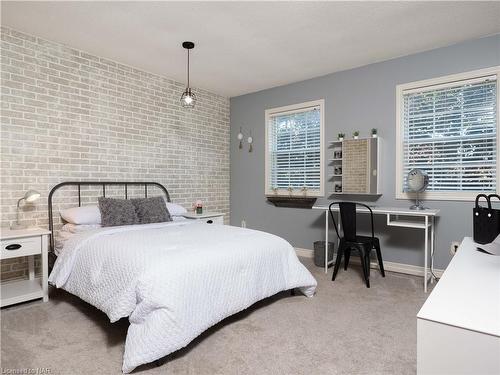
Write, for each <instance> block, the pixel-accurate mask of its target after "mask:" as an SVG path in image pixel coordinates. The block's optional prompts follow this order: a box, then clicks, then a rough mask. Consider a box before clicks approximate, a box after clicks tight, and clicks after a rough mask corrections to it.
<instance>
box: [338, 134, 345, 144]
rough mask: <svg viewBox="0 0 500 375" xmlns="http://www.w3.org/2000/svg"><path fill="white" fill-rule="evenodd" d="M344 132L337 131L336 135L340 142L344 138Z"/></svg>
mask: <svg viewBox="0 0 500 375" xmlns="http://www.w3.org/2000/svg"><path fill="white" fill-rule="evenodd" d="M344 137H345V134H344V133H339V135H338V140H339V141H340V142H342V141H343V140H344Z"/></svg>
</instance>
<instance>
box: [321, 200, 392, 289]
mask: <svg viewBox="0 0 500 375" xmlns="http://www.w3.org/2000/svg"><path fill="white" fill-rule="evenodd" d="M334 205H338V206H339V211H340V221H341V223H342V229H343V233H344V236H343V237H341V236H340V233H339V230H338V228H337V223H336V222H335V217H334V216H333V212H332V206H334ZM356 206H363V207H365V208H367V209H368V211H369V212H370V219H371V227H372V236H371V237H368V236H358V235H357V228H356ZM328 210H329V211H330V216H331V217H332V220H333V225H334V227H335V232H336V233H337V237H338V238H339V241H340V243H339V248H338V249H337V258H336V260H335V267H334V269H333V276H332V281H334V280H335V277H336V276H337V272H338V270H339V267H340V262H341V261H342V256H344V258H345V259H344V270H347V266H348V265H349V258H350V256H351V250H352V249H355V250H358V252H359V256H360V258H361V268H362V269H363V276H364V278H365V282H366V287H367V288H369V287H370V254H371V251H372V249H375V250H376V252H377V259H378V265H379V267H380V272H381V273H382V277H385V271H384V264H383V262H382V253H381V251H380V241H379V239H378V238H377V237H375V234H374V229H373V211H372V209H371V208H370V207H368V206H367V205H366V204H363V203H357V202H333V203H331V204H330V206H329V207H328Z"/></svg>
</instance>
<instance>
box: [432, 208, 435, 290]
mask: <svg viewBox="0 0 500 375" xmlns="http://www.w3.org/2000/svg"><path fill="white" fill-rule="evenodd" d="M434 241H435V237H434V216H432V217H431V268H434ZM431 284H434V275H433V274H431Z"/></svg>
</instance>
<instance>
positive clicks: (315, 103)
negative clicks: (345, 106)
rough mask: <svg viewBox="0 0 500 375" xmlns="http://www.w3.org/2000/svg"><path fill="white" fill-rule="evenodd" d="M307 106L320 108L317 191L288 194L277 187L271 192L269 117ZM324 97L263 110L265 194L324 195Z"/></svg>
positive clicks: (285, 190)
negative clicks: (276, 189)
mask: <svg viewBox="0 0 500 375" xmlns="http://www.w3.org/2000/svg"><path fill="white" fill-rule="evenodd" d="M307 107H319V108H320V133H319V134H320V135H319V139H320V175H319V177H320V178H319V181H320V183H319V185H320V189H319V192H314V193H306V194H304V193H302V192H300V191H297V192H294V193H292V194H290V192H289V191H288V190H287V189H279V190H278V191H277V192H275V193H274V192H271V187H270V185H269V175H270V172H271V170H270V169H271V165H270V162H271V158H270V155H269V117H270V116H271V115H273V114H276V113H282V112H290V111H293V112H295V111H299V110H301V109H305V108H307ZM324 159H325V99H319V100H313V101H309V102H303V103H297V104H292V105H286V106H283V107H276V108H269V109H266V110H265V166H264V168H265V181H264V193H265V195H266V196H269V197H272V196H290V197H309V198H310V197H324V196H325V170H324V169H325V160H324Z"/></svg>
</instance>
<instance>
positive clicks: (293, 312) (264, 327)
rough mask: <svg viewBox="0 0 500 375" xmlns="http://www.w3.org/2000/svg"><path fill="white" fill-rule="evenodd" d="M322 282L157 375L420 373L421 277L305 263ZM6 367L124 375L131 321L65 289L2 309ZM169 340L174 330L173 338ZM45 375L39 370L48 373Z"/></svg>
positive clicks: (224, 331) (266, 305)
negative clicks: (311, 293) (113, 318)
mask: <svg viewBox="0 0 500 375" xmlns="http://www.w3.org/2000/svg"><path fill="white" fill-rule="evenodd" d="M301 260H302V261H303V262H304V264H306V266H307V267H308V268H309V269H310V270H311V271H312V272H313V274H314V276H315V277H316V279H317V280H318V289H317V295H316V296H315V297H314V298H310V299H308V298H306V297H304V296H302V295H297V296H291V295H290V294H289V293H280V294H278V295H276V296H274V297H272V298H269V299H267V300H264V301H261V302H259V303H257V304H255V305H254V306H252V307H251V308H249V309H248V310H246V311H243V312H241V313H239V314H237V315H235V316H233V317H230V318H228V319H226V320H224V321H223V322H221V323H220V324H218V325H217V326H215V327H213V328H212V329H210V330H209V331H207V332H205V333H204V334H203V335H201V336H200V337H198V338H197V339H196V340H195V341H193V342H192V343H191V344H190V345H189V346H188V347H186V348H184V349H182V350H180V351H178V352H176V353H173V354H171V355H170V356H168V357H166V362H165V363H164V364H163V365H162V366H159V367H158V366H155V365H145V366H141V367H140V368H138V369H136V370H135V372H134V373H136V374H144V375H150V374H151V375H153V374H170V375H174V374H186V375H187V374H190V375H191V374H231V375H236V374H307V375H315V374H367V375H368V374H370V375H372V374H398V375H401V374H415V373H416V318H415V316H416V313H417V312H418V310H419V308H420V306H421V305H422V304H423V302H424V300H425V298H426V295H425V294H424V293H423V290H422V279H421V278H418V277H412V276H407V275H401V274H396V273H387V276H386V278H385V279H384V278H382V277H381V276H380V274H379V273H378V271H376V270H372V275H371V288H370V289H367V288H366V287H365V286H364V283H363V281H362V277H361V272H360V269H359V268H358V267H356V266H352V267H350V268H349V270H347V271H343V270H341V271H339V275H338V277H337V280H336V281H335V282H333V283H332V282H331V281H330V277H331V272H332V271H331V270H330V272H329V273H328V275H325V274H324V273H323V271H322V269H320V268H316V267H314V265H313V264H312V261H311V260H310V259H301ZM1 324H2V330H1V332H2V337H1V354H2V357H1V366H2V373H14V372H7V371H9V369H33V368H42V369H46V368H47V369H49V371H50V372H49V373H50V374H120V373H121V361H122V353H123V347H124V343H125V335H126V332H127V326H128V322H127V320H126V319H122V320H121V321H119V322H117V323H114V324H111V323H110V322H109V320H108V319H107V317H106V316H105V315H104V313H102V312H100V311H98V310H97V309H95V308H93V307H92V306H90V305H88V304H86V303H85V302H83V301H81V300H79V299H78V298H76V297H74V296H71V295H69V294H68V293H65V292H64V291H60V290H52V292H51V299H50V301H49V302H48V303H42V302H40V301H34V302H30V303H24V304H20V305H17V306H12V307H7V308H4V309H2V311H1ZM165 334H168V332H165ZM39 373H40V372H39Z"/></svg>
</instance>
